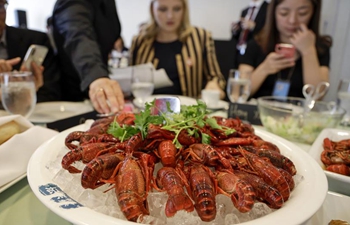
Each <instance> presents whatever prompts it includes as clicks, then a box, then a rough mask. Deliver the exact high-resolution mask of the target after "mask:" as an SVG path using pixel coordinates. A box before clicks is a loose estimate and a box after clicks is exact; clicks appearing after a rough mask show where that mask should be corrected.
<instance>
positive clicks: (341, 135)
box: [309, 128, 350, 196]
mask: <svg viewBox="0 0 350 225" xmlns="http://www.w3.org/2000/svg"><path fill="white" fill-rule="evenodd" d="M327 137H328V138H329V139H331V140H332V141H340V140H344V139H350V131H349V130H341V129H332V128H327V129H324V130H323V131H322V132H321V133H320V134H319V135H318V137H317V138H316V140H315V142H314V143H313V144H312V146H311V149H310V151H309V154H310V155H311V157H312V158H314V159H315V160H316V162H317V163H318V164H319V165H320V167H321V168H322V169H324V168H325V166H324V164H323V163H322V161H321V153H322V151H323V140H324V139H325V138H327ZM324 172H325V174H326V176H327V179H328V185H329V190H330V191H334V192H337V193H341V194H345V195H348V196H350V176H344V175H341V174H337V173H333V172H330V171H326V170H325V171H324Z"/></svg>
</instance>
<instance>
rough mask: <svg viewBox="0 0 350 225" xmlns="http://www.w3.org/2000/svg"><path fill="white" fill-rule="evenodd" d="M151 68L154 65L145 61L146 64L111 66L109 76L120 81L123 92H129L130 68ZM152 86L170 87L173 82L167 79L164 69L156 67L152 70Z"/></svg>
mask: <svg viewBox="0 0 350 225" xmlns="http://www.w3.org/2000/svg"><path fill="white" fill-rule="evenodd" d="M133 67H137V68H145V69H149V68H153V69H154V66H153V64H152V63H146V64H140V65H136V66H129V67H124V68H111V69H110V71H111V74H110V75H109V77H110V78H111V79H113V80H116V81H118V82H119V83H120V86H121V87H122V89H123V92H126V93H128V92H131V74H132V68H133ZM154 78H155V79H154V88H155V89H157V88H163V87H170V86H172V85H173V82H172V81H171V80H170V79H169V76H168V75H167V73H166V72H165V70H164V69H158V70H154Z"/></svg>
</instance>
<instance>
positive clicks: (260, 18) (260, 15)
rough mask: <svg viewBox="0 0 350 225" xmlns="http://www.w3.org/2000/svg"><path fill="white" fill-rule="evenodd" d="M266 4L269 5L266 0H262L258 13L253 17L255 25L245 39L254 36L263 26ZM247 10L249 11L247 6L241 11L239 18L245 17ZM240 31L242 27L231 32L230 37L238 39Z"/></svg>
mask: <svg viewBox="0 0 350 225" xmlns="http://www.w3.org/2000/svg"><path fill="white" fill-rule="evenodd" d="M268 6H269V4H268V3H267V2H266V1H264V2H263V3H262V4H261V6H260V9H259V12H258V14H256V17H255V19H254V22H255V27H254V29H253V30H252V31H251V32H249V33H248V36H247V41H248V40H251V39H252V38H253V37H254V35H256V34H257V33H258V32H259V31H260V30H261V29H262V28H263V27H264V25H265V19H266V13H267V7H268ZM248 11H249V7H248V8H245V9H244V10H243V11H242V13H241V18H245V16H246V15H247V13H248ZM239 25H240V23H239ZM241 31H242V28H241V29H239V30H238V32H236V33H234V34H232V38H233V39H236V40H238V39H239V36H240V35H241Z"/></svg>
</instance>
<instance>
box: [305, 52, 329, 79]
mask: <svg viewBox="0 0 350 225" xmlns="http://www.w3.org/2000/svg"><path fill="white" fill-rule="evenodd" d="M302 62H303V81H304V84H312V85H317V84H318V83H320V82H322V81H326V82H328V80H329V78H328V73H324V72H323V71H322V70H321V66H320V63H319V61H318V58H317V51H316V48H315V47H313V48H310V49H309V50H307V51H305V52H303V53H302Z"/></svg>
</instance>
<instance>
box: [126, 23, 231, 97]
mask: <svg viewBox="0 0 350 225" xmlns="http://www.w3.org/2000/svg"><path fill="white" fill-rule="evenodd" d="M153 43H154V38H152V39H145V38H143V37H142V36H141V35H139V36H135V37H134V38H133V41H132V45H131V48H130V53H131V55H130V56H131V60H130V62H131V64H132V65H138V64H144V63H148V62H151V63H153V65H154V67H155V68H157V65H158V62H159V59H157V58H155V55H154V52H155V51H154V45H153ZM175 57H176V66H177V70H178V74H179V78H180V84H181V90H182V94H183V95H185V96H190V97H194V98H197V97H199V96H200V93H201V90H202V89H203V88H204V87H205V85H206V83H207V81H211V80H213V79H214V80H217V81H218V83H219V86H220V87H221V88H222V89H224V88H225V85H226V81H225V78H224V77H223V75H222V73H221V71H220V67H219V64H218V62H217V59H216V54H215V47H214V41H213V39H212V37H211V34H210V32H208V31H206V30H204V29H201V28H197V27H193V28H192V32H191V34H190V35H189V36H188V38H187V40H186V41H185V42H184V43H183V45H182V50H181V54H177V55H176V56H175Z"/></svg>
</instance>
